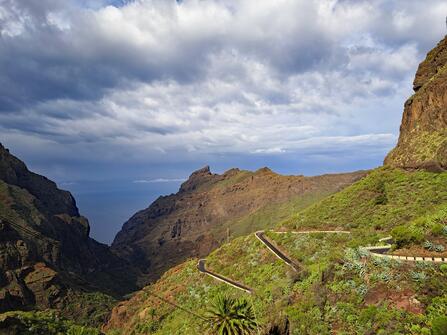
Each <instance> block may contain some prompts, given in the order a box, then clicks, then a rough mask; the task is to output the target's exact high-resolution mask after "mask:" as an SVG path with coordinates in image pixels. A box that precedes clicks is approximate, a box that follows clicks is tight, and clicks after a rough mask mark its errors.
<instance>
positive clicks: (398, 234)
mask: <svg viewBox="0 0 447 335" xmlns="http://www.w3.org/2000/svg"><path fill="white" fill-rule="evenodd" d="M391 235H392V236H393V240H394V242H395V243H396V245H397V247H398V248H402V247H404V246H406V245H409V244H412V243H421V242H422V240H423V239H424V234H423V232H422V230H421V228H419V227H415V226H413V225H405V226H404V225H402V226H397V227H396V228H394V229H393V230H392V231H391Z"/></svg>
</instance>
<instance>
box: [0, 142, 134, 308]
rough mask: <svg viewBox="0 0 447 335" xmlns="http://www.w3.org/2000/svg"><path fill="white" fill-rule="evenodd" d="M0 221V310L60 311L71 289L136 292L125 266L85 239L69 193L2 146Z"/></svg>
mask: <svg viewBox="0 0 447 335" xmlns="http://www.w3.org/2000/svg"><path fill="white" fill-rule="evenodd" d="M0 220H1V221H0V269H1V271H0V312H2V311H6V310H11V309H26V308H34V307H37V308H56V307H60V306H61V304H63V303H64V299H65V297H66V296H67V294H69V292H70V293H72V292H73V291H76V290H79V291H89V290H99V291H104V292H107V293H110V294H113V295H119V294H121V293H126V292H129V291H130V290H133V289H134V288H135V286H134V285H133V281H134V280H135V274H134V273H133V271H132V270H131V269H130V267H129V266H128V265H127V263H126V262H124V261H123V260H121V259H120V258H119V257H117V256H116V255H114V254H113V253H112V252H110V250H109V248H108V247H107V246H106V245H102V244H100V243H98V242H96V241H95V240H93V239H91V238H90V237H89V230H90V227H89V224H88V221H87V219H86V218H84V217H82V216H80V214H79V211H78V208H77V207H76V203H75V200H74V198H73V197H72V196H71V194H70V193H69V192H67V191H62V190H59V189H58V188H57V186H56V184H55V183H54V182H52V181H50V180H48V179H47V178H45V177H43V176H40V175H37V174H35V173H33V172H30V171H29V170H28V169H27V167H26V166H25V164H24V163H23V162H21V161H20V160H19V159H17V158H16V157H14V156H13V155H11V154H10V153H9V151H8V150H7V149H5V148H4V147H3V146H2V145H1V144H0ZM114 268H122V269H126V271H125V272H126V273H122V272H118V271H115V270H114Z"/></svg>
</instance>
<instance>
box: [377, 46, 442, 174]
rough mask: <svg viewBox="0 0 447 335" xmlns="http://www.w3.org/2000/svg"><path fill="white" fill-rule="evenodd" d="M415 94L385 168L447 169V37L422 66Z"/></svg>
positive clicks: (406, 104) (415, 84)
mask: <svg viewBox="0 0 447 335" xmlns="http://www.w3.org/2000/svg"><path fill="white" fill-rule="evenodd" d="M413 88H414V91H415V94H414V95H413V96H411V97H410V98H409V99H408V100H407V101H406V102H405V109H404V114H403V118H402V124H401V127H400V136H399V141H398V144H397V146H396V148H394V149H393V150H392V151H391V152H390V153H389V154H388V156H387V157H386V158H385V165H389V166H393V167H401V168H408V169H418V168H425V169H429V170H431V171H442V170H445V169H447V37H446V38H444V39H443V40H442V41H441V42H439V43H438V45H437V46H436V47H435V48H434V49H433V50H431V51H430V52H429V53H428V55H427V57H426V59H425V60H424V61H423V62H422V63H421V64H420V65H419V68H418V70H417V73H416V77H415V79H414V84H413Z"/></svg>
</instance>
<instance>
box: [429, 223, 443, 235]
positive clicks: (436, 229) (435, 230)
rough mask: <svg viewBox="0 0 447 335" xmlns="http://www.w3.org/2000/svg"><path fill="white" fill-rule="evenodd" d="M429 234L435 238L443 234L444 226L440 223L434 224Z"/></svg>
mask: <svg viewBox="0 0 447 335" xmlns="http://www.w3.org/2000/svg"><path fill="white" fill-rule="evenodd" d="M431 233H432V234H433V235H436V236H439V235H443V234H444V226H443V225H442V224H440V223H435V224H434V225H433V226H432V227H431Z"/></svg>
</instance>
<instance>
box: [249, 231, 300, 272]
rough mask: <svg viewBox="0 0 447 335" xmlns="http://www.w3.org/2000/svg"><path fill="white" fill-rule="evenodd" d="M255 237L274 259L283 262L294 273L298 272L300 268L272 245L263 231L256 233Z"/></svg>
mask: <svg viewBox="0 0 447 335" xmlns="http://www.w3.org/2000/svg"><path fill="white" fill-rule="evenodd" d="M255 236H256V237H257V238H258V240H260V241H261V242H262V243H263V244H264V245H265V246H266V247H267V248H268V249H269V250H270V251H271V252H272V253H273V254H275V256H276V257H278V258H279V259H281V260H282V261H284V262H285V263H286V264H287V265H289V266H290V267H292V268H293V269H294V270H295V271H299V269H300V267H299V265H298V264H296V263H295V262H294V261H293V260H292V259H291V258H290V257H289V256H287V255H286V254H285V253H284V252H282V251H281V250H279V248H278V247H277V246H276V245H274V244H273V242H272V241H271V240H270V239H269V238H268V237H267V236H265V233H264V231H257V232H256V233H255Z"/></svg>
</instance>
